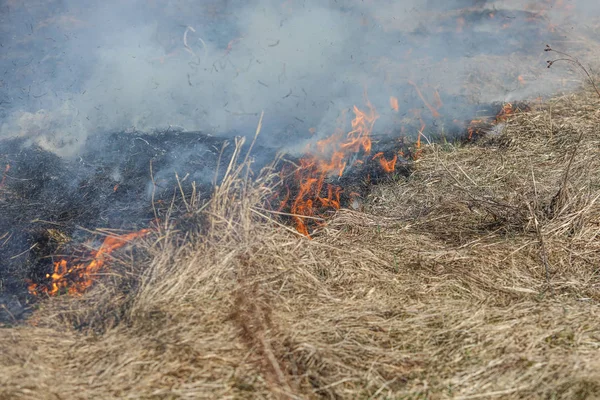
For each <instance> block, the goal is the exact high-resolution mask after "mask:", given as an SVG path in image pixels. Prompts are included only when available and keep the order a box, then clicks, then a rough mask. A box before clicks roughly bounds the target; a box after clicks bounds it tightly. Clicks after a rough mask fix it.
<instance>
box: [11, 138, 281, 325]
mask: <svg viewBox="0 0 600 400" xmlns="http://www.w3.org/2000/svg"><path fill="white" fill-rule="evenodd" d="M228 139H231V138H216V137H212V136H210V135H206V134H203V133H200V132H185V133H183V132H158V133H153V134H144V133H124V132H118V133H113V134H111V135H109V136H108V138H106V137H103V139H102V141H100V140H90V141H89V143H88V144H87V145H86V147H85V151H84V152H82V154H81V155H80V156H77V157H75V158H73V159H65V158H61V157H59V156H57V155H56V154H54V153H51V152H49V151H46V150H44V149H42V148H41V147H39V146H37V145H29V144H27V143H26V142H25V141H24V140H22V139H12V140H4V141H1V142H0V149H2V151H1V152H0V163H1V164H2V165H3V167H4V166H5V165H8V166H9V169H8V170H7V171H6V172H5V173H4V175H3V176H4V185H3V186H2V187H1V188H0V208H1V209H2V212H1V213H0V232H2V233H0V260H1V261H0V267H1V268H0V279H1V286H0V299H1V301H0V302H1V303H2V304H5V305H6V306H7V307H8V308H9V312H10V313H12V314H13V316H14V317H18V316H19V314H20V313H22V312H23V311H24V310H25V309H26V308H27V307H26V306H25V304H27V303H28V302H29V300H31V299H30V298H29V296H27V294H26V293H27V290H26V282H27V281H32V282H35V283H41V282H43V281H44V279H45V275H46V274H47V273H48V272H51V270H52V262H53V257H54V256H59V255H68V254H70V253H71V252H73V251H74V249H76V248H77V246H80V245H81V244H82V243H83V242H84V241H86V240H90V239H91V238H93V233H91V232H92V231H93V230H95V229H98V228H107V229H116V230H125V231H131V230H139V229H142V228H145V227H148V226H149V224H150V222H151V221H152V220H153V219H155V218H159V219H160V218H161V217H163V215H164V213H165V212H166V210H167V208H168V207H169V204H170V203H171V201H172V200H173V199H176V200H177V199H178V198H180V197H181V190H180V189H179V183H180V184H181V188H182V189H183V191H184V193H186V194H189V193H191V191H192V186H191V185H192V182H194V183H195V185H196V191H195V193H196V194H197V195H198V196H199V200H200V201H203V200H206V199H208V198H209V196H210V193H211V188H212V185H213V182H212V181H211V179H214V180H215V182H218V180H219V177H220V176H222V174H223V173H224V171H225V168H226V166H227V163H229V160H230V158H231V155H232V151H233V146H232V145H228V142H230V140H228ZM257 150H258V151H261V152H262V153H263V154H265V155H266V154H269V153H270V154H273V153H272V152H270V151H266V150H264V149H262V148H260V147H259V148H258V149H257ZM176 174H177V176H178V177H179V183H177V178H176ZM152 199H154V203H152ZM152 204H154V207H152ZM175 211H177V210H175ZM155 212H156V215H155V214H154V213H155ZM5 316H6V315H5Z"/></svg>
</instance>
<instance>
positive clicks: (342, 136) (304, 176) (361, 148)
mask: <svg viewBox="0 0 600 400" xmlns="http://www.w3.org/2000/svg"><path fill="white" fill-rule="evenodd" d="M367 108H368V109H367V110H366V111H363V110H360V109H359V108H358V107H356V106H354V108H353V111H354V115H355V117H354V119H353V120H352V122H351V127H352V129H351V130H350V131H349V132H348V133H344V132H343V131H341V130H339V131H338V132H336V133H334V134H333V135H331V136H330V137H328V138H326V139H322V140H319V141H318V142H317V143H316V145H315V146H314V148H312V149H311V148H309V151H310V154H309V155H307V156H305V157H303V158H301V159H300V161H299V163H300V166H299V167H298V169H296V171H295V172H294V178H295V181H296V182H297V183H298V186H299V187H298V193H297V194H296V196H295V197H294V199H293V200H292V202H291V205H290V212H291V214H292V215H293V220H294V222H295V225H296V230H297V231H298V232H300V233H301V234H303V235H304V236H307V237H310V234H309V230H308V226H307V218H306V217H318V216H319V215H321V214H322V212H321V210H322V209H336V210H337V209H339V208H340V204H341V201H340V196H341V194H342V188H341V187H339V186H336V185H333V184H330V183H326V182H325V180H326V179H327V178H328V177H330V176H336V175H337V176H339V177H341V176H342V175H343V174H344V171H345V170H346V167H347V166H348V163H349V161H350V160H349V159H350V158H351V157H352V156H354V155H360V154H365V155H367V154H369V153H370V152H371V146H372V142H371V137H370V135H371V132H372V131H373V125H374V124H375V121H376V120H377V118H378V115H377V113H376V112H375V108H374V107H373V106H372V105H371V104H370V103H369V102H368V101H367ZM357 161H360V160H356V161H355V162H353V163H352V164H351V165H355V164H356V162H357ZM289 197H290V196H289V194H287V195H286V196H285V198H284V199H283V200H282V202H281V203H280V209H283V208H284V207H285V206H286V203H287V202H288V198H289Z"/></svg>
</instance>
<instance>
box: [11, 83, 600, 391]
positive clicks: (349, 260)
mask: <svg viewBox="0 0 600 400" xmlns="http://www.w3.org/2000/svg"><path fill="white" fill-rule="evenodd" d="M599 127H600V100H599V99H598V97H597V96H596V94H595V93H594V92H593V91H581V92H578V93H575V94H568V95H564V96H561V97H557V98H555V99H552V100H549V101H547V102H545V103H543V104H541V105H539V106H537V107H534V109H533V110H532V111H530V112H527V113H522V114H517V115H514V116H512V117H510V118H509V119H508V120H507V121H506V122H505V123H504V124H503V125H502V126H499V127H498V130H497V132H495V133H492V134H489V135H488V136H486V137H484V138H482V139H480V140H479V141H477V142H476V143H473V144H469V145H453V144H450V143H446V144H444V143H442V144H431V145H428V146H426V147H425V148H424V149H423V154H422V156H421V158H420V159H418V160H417V161H416V162H415V164H414V169H413V173H412V175H411V176H410V177H408V178H400V177H399V178H397V179H396V180H395V181H394V182H390V183H388V184H384V185H380V186H377V187H375V188H374V189H373V192H372V193H371V196H370V198H369V199H368V200H367V201H366V202H365V204H364V209H362V210H360V211H351V210H341V211H339V212H337V214H336V215H334V216H333V217H332V218H331V219H330V220H329V222H328V224H327V225H326V226H325V227H323V228H322V229H321V230H320V231H319V232H318V233H317V234H315V235H314V236H313V238H312V240H308V239H306V238H304V237H300V236H299V235H297V234H296V233H295V232H294V231H293V230H292V229H290V228H288V227H287V226H284V225H281V224H280V223H277V222H276V220H275V218H274V215H272V214H269V212H268V211H266V210H265V209H264V207H263V205H264V202H265V199H266V198H267V197H268V196H269V194H270V193H271V191H272V190H274V189H273V184H274V183H273V182H274V181H273V180H272V179H271V177H270V176H269V175H268V174H267V173H265V174H264V175H262V177H259V178H257V179H254V180H249V179H247V176H246V170H245V168H246V166H247V165H246V164H245V163H244V155H241V156H240V157H239V159H238V161H239V162H238V163H237V165H238V166H232V169H231V171H230V172H229V174H228V178H227V179H226V180H225V182H224V183H223V184H222V185H221V186H220V187H218V188H216V189H215V192H214V195H213V198H212V200H211V201H210V203H208V205H206V206H204V207H197V206H194V205H193V204H188V207H189V208H188V212H187V213H186V215H185V216H184V217H182V220H181V221H167V222H164V221H163V222H162V223H161V227H160V229H159V230H158V231H157V232H156V234H154V235H151V236H148V237H146V238H144V239H142V240H141V242H138V244H137V246H136V247H135V248H132V247H130V248H124V249H122V250H121V251H119V252H118V254H117V255H116V258H115V260H113V261H112V262H111V265H112V269H111V272H110V274H107V276H105V277H103V278H102V279H101V280H100V282H98V283H97V284H96V285H95V286H94V287H93V288H92V289H91V290H90V291H88V292H87V293H86V294H85V295H83V296H81V297H69V296H58V297H56V298H50V299H48V300H45V301H44V302H42V304H41V305H40V307H39V308H38V309H37V310H36V311H35V312H34V314H33V315H32V317H30V318H29V319H28V320H27V321H26V322H24V323H20V324H15V325H13V326H8V327H4V328H3V329H1V330H0V333H1V334H0V398H1V399H116V398H119V399H123V398H136V399H137V398H143V399H179V398H188V399H198V398H210V399H214V398H273V399H284V398H286V399H287V398H296V399H300V398H314V399H316V398H327V399H342V398H343V399H346V398H348V399H350V398H352V399H378V398H380V399H451V398H454V399H494V398H502V399H593V398H600V305H599V304H600V201H599V199H600V173H599V171H600V130H599ZM183 224H185V226H186V227H190V226H192V227H193V226H197V228H194V229H189V228H188V229H186V233H183V231H182V230H178V226H182V225H183Z"/></svg>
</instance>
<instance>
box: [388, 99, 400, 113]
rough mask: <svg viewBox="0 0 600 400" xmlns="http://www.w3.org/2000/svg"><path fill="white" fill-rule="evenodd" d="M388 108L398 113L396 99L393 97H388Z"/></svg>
mask: <svg viewBox="0 0 600 400" xmlns="http://www.w3.org/2000/svg"><path fill="white" fill-rule="evenodd" d="M390 108H391V109H392V110H394V111H396V112H398V110H399V107H398V98H397V97H394V96H390Z"/></svg>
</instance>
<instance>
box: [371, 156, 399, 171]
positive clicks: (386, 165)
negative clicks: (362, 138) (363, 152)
mask: <svg viewBox="0 0 600 400" xmlns="http://www.w3.org/2000/svg"><path fill="white" fill-rule="evenodd" d="M377 158H378V159H379V164H380V165H381V168H383V170H384V171H385V172H387V173H390V172H394V171H395V170H396V161H398V156H397V155H396V154H394V158H392V159H391V160H387V159H386V158H385V157H384V156H383V152H379V153H377V154H375V155H374V156H373V160H375V159H377Z"/></svg>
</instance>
